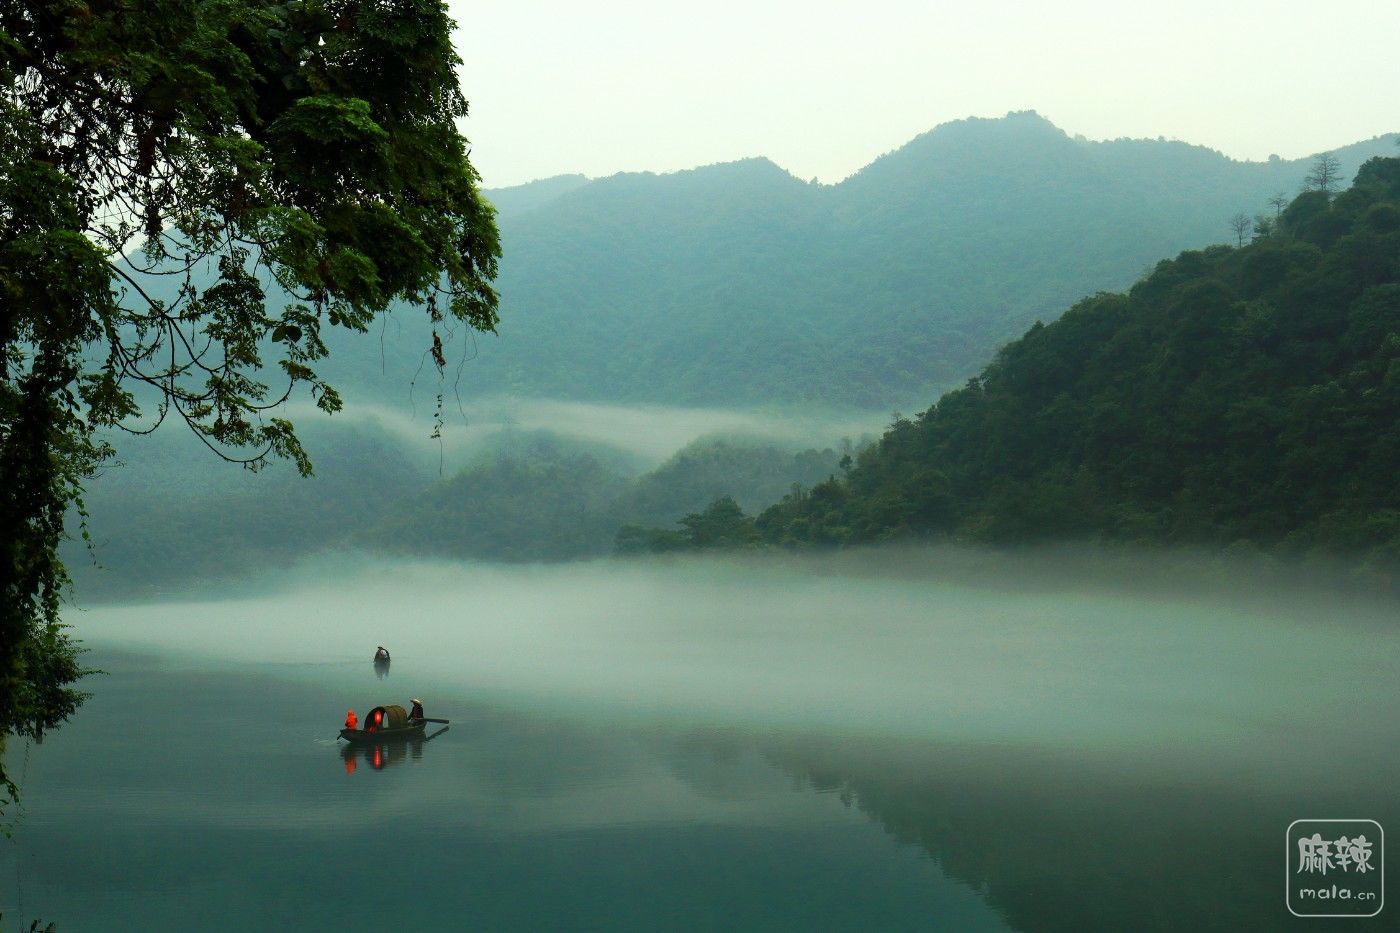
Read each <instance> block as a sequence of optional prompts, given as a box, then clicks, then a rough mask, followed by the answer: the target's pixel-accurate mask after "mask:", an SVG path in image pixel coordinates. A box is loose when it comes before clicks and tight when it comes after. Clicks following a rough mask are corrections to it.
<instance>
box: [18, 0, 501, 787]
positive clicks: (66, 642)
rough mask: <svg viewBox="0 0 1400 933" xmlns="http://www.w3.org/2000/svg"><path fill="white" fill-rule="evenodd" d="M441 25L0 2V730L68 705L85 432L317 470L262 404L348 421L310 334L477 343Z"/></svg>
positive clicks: (478, 206) (306, 2)
mask: <svg viewBox="0 0 1400 933" xmlns="http://www.w3.org/2000/svg"><path fill="white" fill-rule="evenodd" d="M453 27H454V24H453V22H452V21H451V19H450V18H449V17H448V16H447V13H446V9H445V7H444V5H443V4H442V3H441V2H439V0H293V2H271V0H197V2H193V0H141V2H135V0H91V2H84V0H54V2H14V0H3V2H0V575H3V579H0V734H22V735H27V736H31V737H34V738H36V739H37V738H39V737H41V736H42V735H43V733H44V731H45V730H46V729H49V728H52V727H54V726H55V725H57V724H58V723H59V722H61V721H62V720H63V719H65V718H66V717H67V716H68V715H69V714H71V713H72V711H73V710H74V709H75V708H76V705H77V704H78V703H79V702H80V701H81V694H79V693H78V692H77V691H76V690H75V689H73V687H72V686H71V685H72V683H73V682H74V681H75V680H76V678H77V677H78V676H79V675H80V673H81V668H80V665H79V664H78V661H77V657H76V651H75V647H74V645H73V644H72V642H71V641H70V639H69V638H68V637H67V635H66V634H65V632H64V629H63V626H62V625H61V623H60V621H59V614H58V609H59V600H60V597H61V595H62V589H63V586H64V583H65V580H66V574H65V571H64V568H63V566H62V564H61V562H60V561H59V558H58V555H57V547H58V544H59V542H60V540H61V539H62V537H63V535H64V520H65V516H66V514H68V512H69V510H70V508H72V507H73V506H74V505H75V504H77V506H78V508H79V511H81V491H82V484H83V481H84V480H85V478H87V477H88V476H90V475H91V473H92V471H93V469H94V468H95V467H96V466H97V465H98V464H99V463H100V462H102V461H103V460H104V459H105V458H107V457H108V456H110V455H111V453H112V448H111V446H110V444H109V442H107V441H106V440H104V439H103V438H104V437H105V436H106V435H105V434H104V433H101V432H104V431H109V430H111V429H115V428H125V429H128V430H137V431H145V430H150V429H152V427H153V426H154V425H155V424H157V423H159V422H160V421H163V420H164V419H166V418H167V417H173V418H177V419H179V420H181V421H183V422H184V423H186V424H187V425H188V426H189V427H190V428H191V429H192V430H193V432H194V433H195V434H196V435H197V436H198V437H199V438H200V439H202V440H203V441H204V442H205V443H206V444H208V445H209V446H210V447H211V448H213V449H214V450H215V451H216V452H217V453H218V454H219V455H221V456H223V457H225V458H227V459H231V460H235V461H237V462H240V463H243V464H245V465H247V466H248V467H250V468H257V467H258V466H259V465H260V464H262V463H263V462H264V461H265V460H266V459H267V458H269V457H287V458H290V459H292V460H293V461H295V462H296V464H297V466H298V468H299V469H300V470H301V471H302V472H303V473H307V472H310V470H311V462H310V460H309V459H308V457H307V455H306V452H305V451H304V450H303V448H302V446H301V444H300V443H299V442H298V440H297V436H296V433H295V431H294V429H293V425H292V424H291V422H290V421H288V420H287V419H286V418H284V417H277V412H276V410H277V408H278V406H279V405H280V404H281V403H282V402H284V401H286V400H287V399H288V398H290V397H291V396H292V393H293V392H294V391H295V390H296V389H297V388H298V386H301V387H304V388H306V389H309V391H310V394H311V397H312V398H313V399H314V400H315V403H316V404H317V405H318V406H319V407H320V408H321V409H322V410H324V411H326V412H334V411H336V410H338V409H339V407H340V398H339V396H338V395H337V393H336V391H335V389H334V388H333V387H332V386H330V385H328V384H327V383H326V382H325V381H324V380H323V379H321V378H320V377H319V376H318V375H317V373H316V370H315V368H314V367H315V364H316V362H317V361H318V360H320V359H322V358H323V357H324V356H325V355H326V352H327V351H326V345H325V343H324V341H323V339H322V333H323V328H334V327H342V328H348V329H350V330H354V331H363V330H365V329H366V328H367V326H368V325H369V323H370V322H371V321H372V320H373V319H374V317H375V315H376V314H378V313H380V312H382V311H384V310H385V309H387V308H388V307H389V306H390V304H391V303H393V302H407V303H411V304H414V305H418V306H421V307H423V308H425V313H426V314H427V316H428V318H429V320H430V322H431V325H432V329H431V346H430V347H429V348H428V350H429V352H430V353H431V354H432V356H433V358H434V361H435V362H436V363H437V364H438V365H439V366H441V365H442V364H443V362H444V359H443V356H442V342H441V338H440V336H439V330H440V329H442V328H446V327H449V326H451V324H452V322H453V321H457V322H463V323H465V324H466V325H469V326H471V327H475V328H478V329H482V330H494V328H495V325H496V322H497V315H496V307H497V296H496V293H495V291H494V290H493V288H492V285H491V282H492V279H493V278H494V276H495V274H496V271H497V259H498V256H499V253H500V248H499V242H498V235H497V231H496V226H495V220H494V212H493V210H492V208H491V207H490V205H489V204H488V203H487V202H485V201H484V200H483V199H482V198H481V197H480V195H479V188H478V182H479V179H478V176H477V174H476V172H475V171H474V170H473V168H472V166H471V163H470V160H469V158H468V151H467V144H466V140H465V139H464V138H463V137H462V135H461V133H460V132H459V130H458V128H457V120H458V119H459V118H461V117H463V116H465V115H466V112H467V103H466V100H465V99H464V97H463V95H462V92H461V90H460V88H459V86H458V82H457V77H456V73H455V67H456V65H457V64H458V63H459V60H458V58H457V55H456V53H455V52H454V51H453V48H452V44H451V32H452V29H453ZM272 293H275V294H277V295H278V296H279V297H280V296H285V297H286V299H287V300H285V301H284V302H282V303H281V306H280V307H276V308H271V307H269V306H268V296H269V294H272ZM0 778H4V780H5V781H6V783H7V784H8V788H9V790H10V792H11V793H13V792H14V791H15V788H14V785H13V784H12V783H9V781H8V777H5V776H3V775H0Z"/></svg>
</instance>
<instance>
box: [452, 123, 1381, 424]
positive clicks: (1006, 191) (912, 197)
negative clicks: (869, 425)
mask: <svg viewBox="0 0 1400 933" xmlns="http://www.w3.org/2000/svg"><path fill="white" fill-rule="evenodd" d="M1393 151H1394V142H1393V137H1385V138H1378V139H1376V140H1372V141H1370V142H1368V143H1361V144H1357V145H1354V146H1349V147H1346V148H1343V149H1339V150H1337V153H1336V154H1337V156H1338V158H1339V161H1340V163H1341V166H1342V170H1343V173H1344V174H1346V173H1348V172H1350V171H1354V170H1355V168H1356V167H1358V166H1359V165H1360V164H1361V163H1362V161H1364V160H1365V159H1366V158H1368V157H1369V156H1371V155H1376V154H1381V153H1385V152H1393ZM1307 164H1308V161H1307V160H1299V161H1286V160H1278V159H1273V160H1270V161H1268V162H1263V163H1247V162H1237V161H1233V160H1231V159H1228V158H1226V157H1225V156H1223V155H1221V154H1220V153H1218V152H1214V151H1212V150H1209V149H1205V148H1202V147H1199V146H1191V145H1188V144H1186V143H1181V142H1169V141H1164V140H1116V141H1111V142H1088V141H1085V140H1082V139H1075V138H1071V137H1069V136H1067V135H1066V134H1065V133H1063V132H1062V131H1060V130H1059V129H1057V128H1056V127H1055V126H1053V125H1052V124H1051V123H1049V122H1048V121H1046V120H1045V119H1043V118H1041V117H1040V116H1038V115H1036V114H1034V113H1017V114H1010V115H1008V116H1007V117H1005V118H1003V119H996V120H966V121H960V122H957V123H950V124H946V125H944V126H940V127H938V128H937V129H935V130H933V131H931V132H929V133H926V134H925V135H923V136H920V137H919V138H917V139H915V140H913V141H912V142H910V143H909V144H908V145H906V146H904V147H903V148H901V149H899V150H898V151H896V152H892V153H889V154H888V155H886V156H883V157H882V158H880V159H878V160H876V161H875V162H873V163H872V164H871V165H869V166H867V167H866V168H865V169H863V170H862V171H861V172H859V173H857V174H856V175H854V176H852V177H851V178H849V179H847V180H846V181H844V182H842V183H840V184H837V185H819V184H808V183H806V182H802V181H799V180H798V179H796V178H793V177H792V176H791V175H789V174H788V173H787V172H785V171H783V170H782V169H781V168H779V167H778V166H776V165H774V164H773V163H771V162H769V161H767V160H765V159H752V160H748V161H743V162H736V163H731V164H725V165H714V166H709V167H706V168H700V169H696V170H693V171H688V172H678V173H675V174H670V175H659V176H658V175H651V174H623V175H616V176H613V177H610V178H603V179H598V180H596V181H591V182H584V181H583V180H581V179H580V178H578V177H577V176H566V177H564V178H561V179H551V180H547V181H544V182H538V183H536V184H534V185H526V186H521V187H519V188H513V189H507V190H504V191H501V192H488V196H489V197H493V198H495V199H496V200H497V201H498V203H499V207H500V218H499V220H500V226H501V230H502V236H503V242H504V245H505V256H504V258H503V261H502V266H501V270H502V271H501V276H500V279H499V282H498V284H499V286H500V290H501V293H502V325H501V336H500V337H499V338H492V337H487V338H484V339H482V340H481V341H480V343H479V353H477V355H475V356H474V358H473V359H472V360H471V361H470V363H468V364H467V366H466V368H465V369H464V373H465V374H466V375H465V378H466V379H467V380H468V381H469V385H470V386H471V387H472V388H473V389H474V390H477V391H480V390H482V389H489V390H491V391H505V392H516V393H521V394H525V395H534V396H549V397H569V398H587V399H600V400H601V399H606V400H612V401H649V402H661V403H682V404H694V403H702V404H724V405H749V404H755V403H774V402H778V403H803V402H813V401H820V402H824V403H829V404H832V405H836V406H855V407H864V408H877V409H884V410H888V409H889V407H890V406H895V405H900V406H905V405H909V404H912V403H914V402H916V401H917V400H919V399H923V398H927V397H928V396H929V395H930V394H931V393H933V392H935V391H941V390H943V389H945V388H947V387H948V386H950V385H954V384H957V383H959V382H961V381H962V380H964V379H966V378H967V376H968V375H970V374H971V373H973V372H975V371H976V369H977V368H978V367H979V366H981V365H982V363H983V362H985V360H986V359H987V358H988V357H989V356H990V354H991V353H992V352H993V350H994V349H995V347H996V346H997V345H998V344H999V343H1001V342H1004V341H1005V340H1007V339H1010V338H1012V337H1014V336H1015V335H1017V334H1019V333H1021V332H1022V331H1024V330H1025V328H1026V327H1027V326H1028V325H1029V324H1030V323H1031V321H1033V320H1035V319H1037V318H1039V319H1043V320H1049V319H1051V318H1053V317H1054V316H1055V315H1057V314H1058V313H1059V311H1060V310H1062V309H1063V308H1065V307H1067V306H1068V305H1069V304H1070V303H1071V302H1073V301H1074V300H1076V299H1078V298H1079V297H1080V296H1082V295H1084V294H1092V293H1094V292H1097V291H1101V290H1105V289H1116V288H1123V287H1126V286H1127V285H1128V284H1130V283H1131V282H1133V281H1134V280H1135V279H1137V278H1138V277H1140V276H1141V275H1142V273H1143V271H1144V270H1145V269H1146V268H1148V267H1150V265H1151V264H1152V263H1153V262H1155V261H1156V260H1157V259H1158V258H1160V257H1161V256H1164V255H1173V254H1175V253H1177V252H1179V251H1180V250H1182V249H1186V248H1200V247H1204V246H1207V245H1209V244H1212V243H1221V242H1225V241H1227V240H1231V241H1232V240H1233V235H1232V234H1231V233H1230V231H1229V229H1228V225H1227V222H1228V220H1229V218H1230V217H1231V216H1232V215H1234V214H1236V213H1237V212H1244V213H1246V214H1248V215H1251V216H1252V215H1254V214H1272V213H1273V212H1274V208H1272V207H1270V205H1269V203H1268V202H1269V199H1270V198H1271V197H1272V196H1274V195H1276V194H1278V193H1285V194H1286V195H1287V196H1288V197H1290V198H1291V197H1292V196H1293V195H1294V194H1296V193H1297V192H1298V190H1299V189H1300V186H1301V183H1302V180H1303V177H1304V176H1305V174H1306V173H1307ZM469 355H470V353H469Z"/></svg>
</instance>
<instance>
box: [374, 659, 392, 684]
mask: <svg viewBox="0 0 1400 933" xmlns="http://www.w3.org/2000/svg"><path fill="white" fill-rule="evenodd" d="M390 663H392V662H390V660H389V659H388V658H384V659H382V660H380V659H375V661H374V676H375V677H378V678H379V679H380V680H383V679H384V678H385V677H388V676H389V665H390Z"/></svg>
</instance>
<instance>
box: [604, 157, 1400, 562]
mask: <svg viewBox="0 0 1400 933" xmlns="http://www.w3.org/2000/svg"><path fill="white" fill-rule="evenodd" d="M713 511H714V513H715V514H714V515H713V516H711V519H719V518H724V519H725V521H727V522H728V523H729V525H730V526H731V530H730V531H729V532H727V533H726V534H727V537H728V538H733V539H740V538H742V537H743V536H744V535H750V536H752V537H755V538H756V537H758V536H760V535H761V536H762V538H763V539H764V540H767V541H770V542H775V543H781V544H822V543H827V544H842V543H857V542H872V541H886V540H897V539H912V538H929V537H952V538H955V539H961V540H974V541H986V542H993V543H1021V542H1031V541H1038V540H1050V539H1056V540H1065V539H1080V540H1088V539H1101V540H1115V541H1128V542H1154V543H1172V544H1192V543H1203V542H1209V543H1212V544H1233V545H1239V546H1247V547H1264V548H1269V549H1272V550H1276V551H1281V552H1285V553H1306V552H1312V551H1327V552H1336V553H1350V554H1356V555H1361V556H1364V557H1367V558H1369V559H1370V560H1372V561H1373V562H1376V563H1377V564H1378V565H1384V566H1394V565H1400V159H1397V158H1377V159H1373V160H1371V161H1369V162H1367V163H1366V164H1365V165H1364V166H1363V167H1362V169H1361V171H1360V173H1359V174H1358V176H1357V179H1356V182H1355V185H1354V186H1353V187H1352V188H1351V189H1350V190H1347V191H1345V192H1343V193H1341V194H1339V195H1335V196H1334V195H1333V194H1331V193H1329V192H1327V191H1323V190H1315V191H1309V192H1307V193H1304V194H1302V195H1300V196H1299V197H1298V198H1297V199H1295V200H1294V201H1293V202H1292V203H1291V204H1290V205H1289V206H1288V207H1287V208H1286V209H1285V210H1284V211H1283V212H1282V215H1281V217H1280V218H1279V220H1278V222H1277V224H1275V225H1274V226H1273V229H1272V230H1270V231H1269V232H1268V233H1267V234H1266V235H1260V236H1257V237H1256V238H1255V240H1254V242H1252V243H1250V244H1248V245H1246V246H1243V247H1242V248H1234V247H1230V246H1214V247H1210V248H1208V249H1205V250H1198V251H1197V250H1193V251H1187V252H1184V253H1181V254H1180V255H1179V256H1178V257H1177V258H1176V259H1174V260H1168V261H1163V262H1161V263H1159V264H1158V265H1157V267H1156V268H1155V270H1153V271H1152V273H1151V274H1150V275H1147V276H1146V277H1145V278H1143V279H1142V280H1141V281H1139V282H1138V283H1137V284H1135V285H1134V286H1133V287H1132V288H1131V289H1130V290H1129V291H1127V292H1126V293H1123V294H1110V293H1101V294H1098V295H1096V296H1094V297H1091V298H1087V299H1085V300H1083V301H1081V302H1079V303H1078V304H1076V305H1074V307H1072V308H1071V309H1070V310H1069V311H1068V312H1066V313H1065V314H1064V315H1063V316H1062V317H1060V318H1059V319H1058V320H1056V321H1054V322H1053V323H1050V324H1041V323H1039V322H1037V323H1036V324H1035V325H1034V326H1033V327H1031V328H1030V330H1029V331H1028V332H1027V333H1026V334H1025V335H1024V336H1023V337H1021V338H1020V339H1019V340H1016V341H1014V342H1012V343H1010V344H1008V345H1006V346H1005V347H1004V348H1003V349H1002V350H1001V351H1000V352H998V353H997V354H996V356H995V358H994V359H993V361H992V362H991V363H990V364H989V365H988V366H987V367H986V368H985V369H984V370H983V371H982V373H981V375H979V376H977V377H976V378H974V379H972V380H971V381H969V382H968V384H967V385H966V387H965V388H962V389H958V390H956V391H953V392H949V393H947V394H946V395H944V396H943V397H942V398H941V399H939V401H938V402H937V404H935V405H934V406H933V407H931V408H929V409H928V410H927V411H925V412H923V413H922V414H921V415H919V416H918V417H916V418H914V419H912V420H910V419H903V418H901V419H898V420H897V421H896V422H895V423H894V424H893V425H892V426H891V428H890V430H889V431H888V432H887V433H886V434H885V435H884V437H883V438H881V440H880V441H879V442H878V443H877V444H875V445H873V446H872V447H870V448H867V449H866V450H864V451H862V452H861V453H860V454H859V455H858V456H857V458H856V459H855V463H854V465H853V467H851V468H850V469H848V470H847V471H845V473H844V475H841V476H839V477H836V478H833V479H830V480H828V481H826V482H823V483H820V484H818V485H816V486H815V487H812V488H811V489H810V490H798V491H796V492H794V493H792V494H790V495H789V496H787V497H785V499H784V500H783V502H781V503H779V504H778V505H775V506H773V507H772V508H770V509H768V510H766V511H765V512H763V514H761V515H760V516H759V517H758V519H757V521H756V523H755V522H753V520H752V519H748V518H747V517H745V516H743V515H742V514H735V511H734V510H733V509H732V508H730V507H729V506H728V505H727V504H726V503H724V502H719V503H716V505H715V506H714V507H713ZM691 518H692V519H695V518H696V516H692V517H691ZM690 524H693V521H692V522H687V526H689V525H690ZM712 524H713V522H712ZM711 537H712V538H713V537H714V536H713V535H712V536H711ZM620 543H621V542H620ZM628 543H630V544H632V545H634V546H635V543H636V541H635V535H634V536H633V538H632V539H630V540H629V542H628ZM660 543H661V544H662V545H664V546H666V547H669V546H674V545H675V543H676V542H675V541H670V540H667V541H661V542H660ZM691 543H692V544H697V543H699V542H691Z"/></svg>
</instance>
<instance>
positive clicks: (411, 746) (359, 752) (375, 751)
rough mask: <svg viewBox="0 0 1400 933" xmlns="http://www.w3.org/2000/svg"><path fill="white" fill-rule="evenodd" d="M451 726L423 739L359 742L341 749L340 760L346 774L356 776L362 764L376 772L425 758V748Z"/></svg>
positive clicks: (343, 746) (444, 727)
mask: <svg viewBox="0 0 1400 933" xmlns="http://www.w3.org/2000/svg"><path fill="white" fill-rule="evenodd" d="M449 728H451V727H450V726H443V727H442V728H441V729H439V730H438V731H436V732H434V733H433V734H432V735H426V736H423V737H422V738H413V739H396V740H391V741H385V742H357V743H352V744H348V745H342V746H341V747H340V759H341V761H343V762H344V763H345V773H346V774H354V773H355V771H356V769H357V768H359V766H360V764H361V763H364V764H367V765H369V766H370V767H371V768H373V769H374V770H376V771H383V770H384V769H385V768H388V767H391V766H393V765H397V764H402V763H403V762H405V761H407V760H409V759H413V760H414V761H417V760H418V759H419V758H422V757H423V746H424V745H426V744H427V743H428V742H431V741H432V740H433V739H435V738H437V737H438V736H440V735H442V734H443V733H444V732H446V731H447V730H448V729H449Z"/></svg>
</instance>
